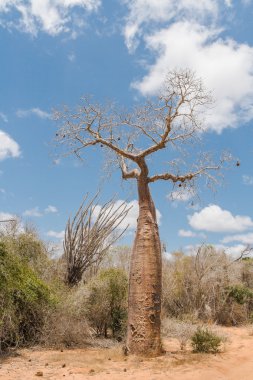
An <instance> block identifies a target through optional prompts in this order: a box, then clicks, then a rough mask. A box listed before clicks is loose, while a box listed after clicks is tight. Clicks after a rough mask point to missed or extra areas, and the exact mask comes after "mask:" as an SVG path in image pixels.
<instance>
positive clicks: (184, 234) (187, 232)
mask: <svg viewBox="0 0 253 380" xmlns="http://www.w3.org/2000/svg"><path fill="white" fill-rule="evenodd" d="M178 236H180V237H185V238H195V237H198V238H202V239H206V235H205V234H203V233H196V232H193V231H191V230H183V229H182V230H179V231H178Z"/></svg>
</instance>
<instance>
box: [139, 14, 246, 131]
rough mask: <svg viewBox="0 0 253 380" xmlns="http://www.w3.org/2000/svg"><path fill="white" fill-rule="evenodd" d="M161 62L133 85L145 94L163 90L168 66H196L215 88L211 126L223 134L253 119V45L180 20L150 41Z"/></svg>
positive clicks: (171, 68) (147, 41)
mask: <svg viewBox="0 0 253 380" xmlns="http://www.w3.org/2000/svg"><path fill="white" fill-rule="evenodd" d="M145 41H146V45H147V47H148V48H149V49H150V50H152V51H153V52H155V54H156V57H157V59H156V61H155V63H154V64H153V65H151V66H150V67H149V70H148V74H147V75H146V76H144V78H142V79H141V80H140V81H137V82H135V83H133V87H134V88H136V89H138V90H139V91H140V92H141V93H142V94H144V95H152V94H155V93H157V92H158V91H159V89H160V87H161V85H162V82H163V79H164V77H165V74H166V72H167V71H168V70H173V69H177V68H181V67H183V68H185V67H187V68H190V69H192V70H193V71H196V73H197V75H198V76H200V77H201V78H202V79H203V81H204V84H205V86H206V87H207V88H208V89H210V90H212V91H213V96H214V98H215V101H216V102H215V107H214V108H212V110H210V111H207V114H206V127H207V128H208V129H211V130H214V131H216V132H218V133H220V132H221V131H222V130H223V129H224V128H227V127H233V128H234V127H237V126H238V125H239V124H240V123H245V122H248V121H249V120H251V119H252V118H253V107H252V101H253V47H251V46H249V45H247V44H238V43H237V42H235V41H234V40H232V39H222V38H221V36H220V32H219V30H214V29H209V28H208V27H205V26H200V25H198V24H192V23H190V22H187V21H184V22H178V23H174V24H173V25H171V26H169V27H168V28H165V29H162V30H159V31H158V32H156V33H154V34H152V35H149V36H147V37H146V39H145Z"/></svg>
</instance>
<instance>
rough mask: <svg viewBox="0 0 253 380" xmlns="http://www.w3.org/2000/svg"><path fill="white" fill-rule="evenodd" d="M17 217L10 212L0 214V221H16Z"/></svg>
mask: <svg viewBox="0 0 253 380" xmlns="http://www.w3.org/2000/svg"><path fill="white" fill-rule="evenodd" d="M16 219H17V216H16V215H14V214H10V213H8V212H0V220H1V221H4V220H16Z"/></svg>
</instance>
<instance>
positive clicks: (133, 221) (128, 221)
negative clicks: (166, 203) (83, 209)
mask: <svg viewBox="0 0 253 380" xmlns="http://www.w3.org/2000/svg"><path fill="white" fill-rule="evenodd" d="M123 202H124V201H122V200H118V201H116V202H115V209H117V208H118V207H119V206H120V205H121V204H122V203H123ZM126 204H127V207H131V209H130V210H129V212H128V214H127V216H126V217H125V219H124V220H123V221H122V223H121V224H120V225H119V227H118V228H119V229H122V230H124V229H125V228H126V227H127V226H128V229H129V230H134V229H136V226H137V218H138V216H139V205H138V201H137V200H133V201H131V202H126ZM100 210H101V206H99V205H98V206H96V208H95V210H94V218H96V216H97V215H98V214H99V211H100ZM156 216H157V222H158V224H160V223H161V217H162V215H161V213H160V211H159V210H157V209H156Z"/></svg>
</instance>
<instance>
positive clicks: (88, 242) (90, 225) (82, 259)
mask: <svg viewBox="0 0 253 380" xmlns="http://www.w3.org/2000/svg"><path fill="white" fill-rule="evenodd" d="M96 200H97V195H96V196H95V197H94V198H93V199H91V200H90V201H89V200H88V195H86V196H85V198H84V201H83V202H82V204H81V206H80V207H79V209H78V211H77V213H76V214H75V216H74V218H73V219H71V218H69V220H68V222H67V225H66V229H65V237H64V242H63V247H64V259H65V262H66V266H67V272H66V283H67V284H68V285H69V286H73V285H77V284H78V283H79V282H80V281H81V279H82V277H83V274H84V272H85V271H86V270H87V269H88V268H91V267H94V266H96V267H98V266H99V264H100V263H101V261H102V259H103V257H104V255H105V254H106V252H107V251H108V249H109V248H110V246H112V245H113V244H114V243H115V242H116V241H117V240H118V239H119V238H120V237H121V236H122V235H123V233H124V232H125V230H126V228H125V229H123V230H121V231H119V230H117V228H118V227H119V225H120V224H121V223H122V221H123V220H124V218H125V217H126V215H127V213H128V211H129V209H130V208H129V207H127V204H126V203H124V202H123V203H120V204H117V203H116V202H115V201H114V200H110V201H109V202H107V203H105V204H104V205H103V206H99V205H98V204H97V203H96Z"/></svg>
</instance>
